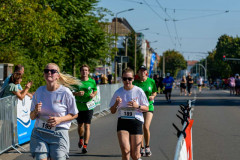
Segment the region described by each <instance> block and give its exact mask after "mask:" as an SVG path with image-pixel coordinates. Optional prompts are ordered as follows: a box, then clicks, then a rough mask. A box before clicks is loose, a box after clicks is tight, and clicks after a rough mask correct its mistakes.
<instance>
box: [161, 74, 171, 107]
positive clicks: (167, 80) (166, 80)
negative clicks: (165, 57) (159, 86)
mask: <svg viewBox="0 0 240 160" xmlns="http://www.w3.org/2000/svg"><path fill="white" fill-rule="evenodd" d="M173 82H174V79H173V77H171V76H170V73H167V77H166V78H164V79H163V85H165V97H166V100H167V101H168V103H171V102H172V101H171V93H172V86H173Z"/></svg>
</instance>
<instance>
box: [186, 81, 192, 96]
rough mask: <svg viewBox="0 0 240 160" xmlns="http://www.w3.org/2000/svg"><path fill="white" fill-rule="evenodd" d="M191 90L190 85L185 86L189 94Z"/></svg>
mask: <svg viewBox="0 0 240 160" xmlns="http://www.w3.org/2000/svg"><path fill="white" fill-rule="evenodd" d="M191 88H192V83H190V84H188V85H187V90H188V93H189V94H190V93H191Z"/></svg>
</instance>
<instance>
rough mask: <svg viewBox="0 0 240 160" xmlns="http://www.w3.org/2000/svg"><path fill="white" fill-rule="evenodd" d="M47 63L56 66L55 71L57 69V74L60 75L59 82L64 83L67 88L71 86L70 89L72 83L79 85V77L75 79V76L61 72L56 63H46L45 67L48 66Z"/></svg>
mask: <svg viewBox="0 0 240 160" xmlns="http://www.w3.org/2000/svg"><path fill="white" fill-rule="evenodd" d="M49 65H53V66H56V67H57V71H58V74H59V76H60V78H59V79H58V83H59V84H61V85H64V86H65V87H68V88H71V89H72V88H73V87H72V85H81V81H80V80H79V79H77V78H76V77H73V76H71V75H69V74H65V73H61V72H60V68H59V67H58V65H57V64H55V63H48V64H47V65H46V67H47V66H49ZM46 67H45V68H46Z"/></svg>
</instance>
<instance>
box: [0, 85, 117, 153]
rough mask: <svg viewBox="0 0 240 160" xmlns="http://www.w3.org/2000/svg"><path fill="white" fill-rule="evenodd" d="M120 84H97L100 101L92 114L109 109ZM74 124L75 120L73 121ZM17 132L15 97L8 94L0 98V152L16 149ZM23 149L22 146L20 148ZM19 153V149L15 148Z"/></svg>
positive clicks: (102, 112)
mask: <svg viewBox="0 0 240 160" xmlns="http://www.w3.org/2000/svg"><path fill="white" fill-rule="evenodd" d="M121 86H122V84H120V83H119V84H111V85H109V84H106V85H99V90H100V95H99V96H100V103H98V104H99V105H97V107H96V108H95V109H94V115H97V114H103V115H104V111H109V103H110V100H111V98H112V96H113V94H114V92H115V91H116V90H117V89H118V88H120V87H121ZM73 123H74V124H76V121H75V120H74V121H73ZM18 142H19V141H18V134H17V98H16V96H8V97H4V98H0V154H2V153H4V152H5V151H7V150H9V149H12V148H13V149H15V150H17V149H16V146H18V147H20V148H22V147H21V146H19V145H18ZM22 149H23V148H22ZM17 151H18V152H19V153H21V152H20V151H19V150H17Z"/></svg>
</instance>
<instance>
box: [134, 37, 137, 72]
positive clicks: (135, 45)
mask: <svg viewBox="0 0 240 160" xmlns="http://www.w3.org/2000/svg"><path fill="white" fill-rule="evenodd" d="M134 41H135V42H134V52H135V53H134V74H135V75H136V73H137V33H135V39H134Z"/></svg>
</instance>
